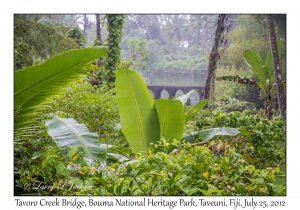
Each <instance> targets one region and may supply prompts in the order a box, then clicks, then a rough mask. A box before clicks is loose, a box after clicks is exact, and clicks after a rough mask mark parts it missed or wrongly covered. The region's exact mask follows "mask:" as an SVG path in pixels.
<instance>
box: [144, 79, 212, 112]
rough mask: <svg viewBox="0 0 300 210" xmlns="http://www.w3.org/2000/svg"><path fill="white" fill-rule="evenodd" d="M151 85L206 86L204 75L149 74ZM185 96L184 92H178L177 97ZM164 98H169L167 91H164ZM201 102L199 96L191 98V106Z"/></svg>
mask: <svg viewBox="0 0 300 210" xmlns="http://www.w3.org/2000/svg"><path fill="white" fill-rule="evenodd" d="M145 78H146V80H147V84H149V85H170V86H172V85H174V86H175V85H176V86H192V85H195V86H204V84H205V79H206V78H205V77H204V76H203V75H192V76H190V75H180V76H178V75H168V74H147V75H146V76H145ZM179 95H183V92H182V91H177V93H176V96H179ZM161 97H162V98H169V94H168V92H167V91H165V90H163V91H162V93H161ZM199 100H200V97H199V94H198V93H194V94H193V95H192V96H191V98H190V103H191V105H192V106H193V105H195V104H196V103H197V102H198V101H199Z"/></svg>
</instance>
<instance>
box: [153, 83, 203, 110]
mask: <svg viewBox="0 0 300 210" xmlns="http://www.w3.org/2000/svg"><path fill="white" fill-rule="evenodd" d="M147 87H148V90H150V91H151V92H152V93H153V95H154V99H155V100H157V99H159V98H161V93H162V91H163V90H165V91H167V92H168V94H169V98H174V97H175V96H176V93H177V91H182V93H183V94H186V93H188V92H189V91H190V90H192V89H197V90H198V94H199V99H200V98H201V96H202V91H203V87H202V86H166V85H147ZM187 105H190V100H188V102H187Z"/></svg>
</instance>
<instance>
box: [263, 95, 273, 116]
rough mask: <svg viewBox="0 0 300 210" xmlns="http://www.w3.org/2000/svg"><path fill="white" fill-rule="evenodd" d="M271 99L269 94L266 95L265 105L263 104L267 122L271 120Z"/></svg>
mask: <svg viewBox="0 0 300 210" xmlns="http://www.w3.org/2000/svg"><path fill="white" fill-rule="evenodd" d="M272 116H273V113H272V98H271V94H270V93H268V94H267V96H266V104H265V116H264V117H265V118H267V119H268V120H272Z"/></svg>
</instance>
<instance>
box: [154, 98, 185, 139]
mask: <svg viewBox="0 0 300 210" xmlns="http://www.w3.org/2000/svg"><path fill="white" fill-rule="evenodd" d="M155 108H156V111H157V114H158V119H159V125H160V137H162V136H164V137H165V138H166V139H167V140H170V139H177V140H180V139H181V138H182V135H183V131H184V124H185V122H184V110H183V105H182V102H181V101H179V100H171V99H163V98H161V99H159V100H157V101H155Z"/></svg>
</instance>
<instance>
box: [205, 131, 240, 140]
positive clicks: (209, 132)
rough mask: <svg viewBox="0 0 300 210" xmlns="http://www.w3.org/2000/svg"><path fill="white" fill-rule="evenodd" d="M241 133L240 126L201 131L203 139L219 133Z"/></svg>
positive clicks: (230, 134)
mask: <svg viewBox="0 0 300 210" xmlns="http://www.w3.org/2000/svg"><path fill="white" fill-rule="evenodd" d="M239 133H240V132H239V130H238V128H210V129H206V130H202V131H200V134H201V136H202V141H207V140H210V139H212V138H213V137H215V136H217V135H226V136H235V135H237V134H239Z"/></svg>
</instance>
